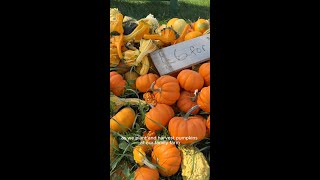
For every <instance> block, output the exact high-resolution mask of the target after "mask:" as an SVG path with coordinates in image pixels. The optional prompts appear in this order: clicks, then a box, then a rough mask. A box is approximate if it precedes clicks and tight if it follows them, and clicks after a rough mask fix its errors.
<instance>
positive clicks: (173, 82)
mask: <svg viewBox="0 0 320 180" xmlns="http://www.w3.org/2000/svg"><path fill="white" fill-rule="evenodd" d="M208 33H210V24H209V21H208V20H205V19H198V20H197V21H196V22H194V23H187V22H186V21H185V20H184V19H179V18H173V19H171V20H169V21H168V22H167V24H162V25H159V24H158V21H157V19H156V18H154V17H153V16H152V15H151V14H150V15H149V16H147V17H146V18H143V19H140V20H135V19H133V18H131V17H127V16H123V15H122V14H121V13H120V11H119V10H118V9H115V8H114V9H111V11H110V100H111V102H112V103H113V106H112V112H114V114H112V115H111V117H110V131H111V133H110V157H111V160H112V161H113V160H114V159H115V157H114V156H115V155H114V154H115V152H116V151H119V147H118V146H119V143H120V141H121V140H120V138H119V136H118V135H116V134H123V133H126V132H128V131H130V129H131V128H132V127H133V125H134V123H135V121H136V118H137V114H136V111H135V110H134V108H133V106H136V105H147V106H150V108H149V109H148V111H147V112H145V115H144V123H143V124H140V127H145V128H146V129H147V131H145V132H144V133H143V134H141V136H142V137H153V138H151V139H153V140H149V139H148V140H144V141H146V142H148V143H146V142H145V143H141V144H137V145H134V147H133V151H132V156H133V159H134V161H135V163H136V164H137V166H138V168H136V169H135V171H134V179H136V180H149V179H150V180H151V179H160V175H161V176H162V177H170V176H173V175H174V174H176V173H177V172H178V171H179V170H180V169H182V174H181V175H182V177H183V179H190V180H191V179H195V180H196V179H203V180H206V179H209V177H210V176H209V164H208V162H207V160H206V159H205V157H204V155H203V154H202V152H200V151H199V150H198V149H197V148H196V147H194V146H193V144H194V143H196V142H199V141H201V140H203V139H205V138H207V139H208V138H210V60H209V61H207V62H205V63H202V64H199V65H197V66H193V67H191V68H188V69H184V70H181V71H179V72H177V73H175V74H171V75H163V76H160V75H159V73H158V72H157V70H156V69H155V68H154V65H153V64H152V61H150V57H149V53H151V52H153V51H155V50H157V49H160V48H163V47H166V46H171V45H174V44H177V43H180V42H183V41H187V40H190V39H192V38H195V37H199V36H202V35H204V34H208ZM132 91H134V92H135V94H138V95H140V96H139V97H141V98H133V97H130V98H128V97H127V96H126V95H127V93H128V92H132ZM200 112H201V113H200ZM177 114H178V115H177ZM164 130H167V131H168V133H169V134H170V136H171V137H173V138H174V142H176V143H164V142H163V141H160V140H157V139H156V138H157V132H160V131H164ZM184 137H193V138H184ZM155 139H156V140H155ZM148 157H149V158H148ZM149 159H151V160H149ZM126 163H127V162H122V164H121V165H124V164H125V165H126V166H130V167H132V164H131V165H130V164H129V165H128V164H126ZM193 165H196V168H194V167H193ZM114 175H117V176H118V177H122V179H126V177H125V176H124V174H123V173H122V172H120V171H118V172H116V173H113V175H110V178H111V179H115V178H114ZM120 179H121V178H120Z"/></svg>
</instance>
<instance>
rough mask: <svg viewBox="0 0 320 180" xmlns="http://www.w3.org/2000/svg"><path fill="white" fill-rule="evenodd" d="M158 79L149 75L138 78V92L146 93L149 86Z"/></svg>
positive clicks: (154, 75)
mask: <svg viewBox="0 0 320 180" xmlns="http://www.w3.org/2000/svg"><path fill="white" fill-rule="evenodd" d="M158 78H159V76H158V75H156V74H153V73H149V74H145V75H143V76H139V77H138V78H137V80H136V87H137V89H138V90H139V91H140V92H147V91H148V90H149V88H150V86H151V84H152V83H153V82H154V81H156V80H157V79H158Z"/></svg>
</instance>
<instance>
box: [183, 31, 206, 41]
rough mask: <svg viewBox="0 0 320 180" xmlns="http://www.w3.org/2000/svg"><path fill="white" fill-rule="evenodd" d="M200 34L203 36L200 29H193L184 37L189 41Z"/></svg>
mask: <svg viewBox="0 0 320 180" xmlns="http://www.w3.org/2000/svg"><path fill="white" fill-rule="evenodd" d="M199 36H202V33H201V32H199V31H191V32H189V33H188V34H187V35H186V36H185V37H184V40H185V41H188V40H190V39H193V38H196V37H199Z"/></svg>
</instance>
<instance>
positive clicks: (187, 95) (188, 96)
mask: <svg viewBox="0 0 320 180" xmlns="http://www.w3.org/2000/svg"><path fill="white" fill-rule="evenodd" d="M196 99H197V97H196V95H195V94H194V93H191V92H188V91H182V92H181V93H180V97H179V99H178V101H177V107H178V108H179V110H180V111H182V112H184V113H186V112H188V111H189V110H190V109H191V108H192V107H193V106H195V105H197V102H196ZM199 111H200V108H197V109H196V110H194V111H193V112H192V114H198V112H199Z"/></svg>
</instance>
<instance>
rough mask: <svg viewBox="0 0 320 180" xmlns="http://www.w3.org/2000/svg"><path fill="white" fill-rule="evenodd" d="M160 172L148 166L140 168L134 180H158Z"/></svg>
mask: <svg viewBox="0 0 320 180" xmlns="http://www.w3.org/2000/svg"><path fill="white" fill-rule="evenodd" d="M159 178H160V177H159V172H158V170H157V169H151V168H149V167H147V166H143V167H139V168H138V169H137V170H136V171H135V174H134V180H158V179H159Z"/></svg>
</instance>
